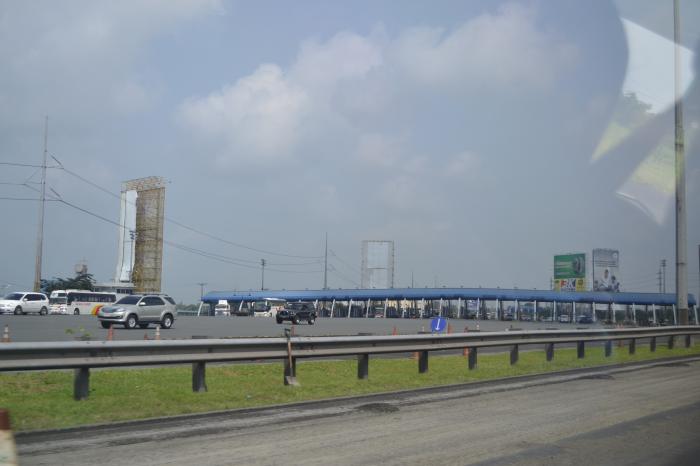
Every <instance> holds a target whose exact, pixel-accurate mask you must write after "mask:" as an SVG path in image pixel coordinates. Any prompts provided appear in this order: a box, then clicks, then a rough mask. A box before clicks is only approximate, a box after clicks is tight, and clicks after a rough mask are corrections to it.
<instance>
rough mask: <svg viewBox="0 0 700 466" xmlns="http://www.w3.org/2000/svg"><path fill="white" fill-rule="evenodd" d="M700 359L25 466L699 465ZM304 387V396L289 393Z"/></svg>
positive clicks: (366, 403)
mask: <svg viewBox="0 0 700 466" xmlns="http://www.w3.org/2000/svg"><path fill="white" fill-rule="evenodd" d="M698 386H700V362H698V361H695V362H683V363H673V364H665V365H656V366H655V367H654V368H647V369H642V370H630V369H629V368H626V369H622V370H605V371H601V370H598V371H596V372H592V373H590V374H589V375H579V376H577V377H576V378H573V379H572V378H571V377H568V378H566V377H561V376H547V377H545V378H536V379H531V380H530V381H529V382H527V381H526V382H517V383H513V382H508V381H500V382H494V383H489V384H486V385H483V386H481V387H480V388H479V387H477V388H474V387H472V388H468V387H467V388H464V387H462V388H459V389H451V390H449V391H444V390H440V391H436V392H434V393H425V392H422V393H418V394H415V393H411V394H405V395H389V396H385V397H383V398H378V397H374V398H370V399H359V400H350V401H344V402H336V403H317V404H316V405H314V404H313V403H312V404H309V405H304V406H297V407H291V408H287V409H284V408H273V409H268V410H260V411H254V412H253V413H250V412H237V413H233V414H225V415H218V416H211V417H200V418H186V419H180V420H172V421H166V422H153V423H146V424H141V425H139V424H135V425H125V426H123V427H115V428H108V429H103V430H101V429H91V430H88V431H77V432H72V433H71V432H68V433H66V434H62V435H61V434H59V435H52V434H42V435H38V436H34V437H31V436H29V437H26V438H21V437H20V439H19V451H20V459H21V463H22V464H23V465H49V464H50V465H57V464H101V465H102V466H116V465H133V464H140V465H162V464H168V465H192V464H198V465H237V464H241V465H268V464H300V465H301V464H303V465H327V464H338V465H365V464H380V463H381V464H383V465H407V464H409V465H433V466H434V465H452V464H462V465H464V464H482V465H506V464H507V465H511V464H522V465H535V464H537V465H539V464H596V465H624V464H630V465H631V464H635V465H638V464H641V465H645V464H649V465H652V464H653V465H657V464H669V465H671V464H673V465H683V464H697V458H698V456H697V455H698V454H700V390H698ZM287 389H293V388H287Z"/></svg>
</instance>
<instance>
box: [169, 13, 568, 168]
mask: <svg viewBox="0 0 700 466" xmlns="http://www.w3.org/2000/svg"><path fill="white" fill-rule="evenodd" d="M574 56H575V53H574V48H573V47H572V46H570V45H568V44H566V43H562V42H561V41H559V40H558V39H557V38H556V37H552V36H551V35H549V34H547V33H546V32H544V31H543V30H541V29H540V28H538V24H537V14H536V11H535V9H534V8H524V7H521V6H518V5H513V4H506V5H505V6H503V7H501V8H500V9H499V10H498V11H497V12H496V13H494V14H490V13H484V14H482V15H480V16H478V17H476V18H474V19H471V20H469V21H467V22H465V23H464V24H462V25H461V26H459V27H457V28H455V29H454V30H452V31H445V30H442V29H430V28H415V29H410V30H407V31H404V32H403V33H400V34H399V35H398V36H397V37H395V38H394V39H392V38H390V37H387V35H386V33H385V32H384V31H383V29H382V28H381V27H377V28H375V30H374V31H373V32H371V33H370V34H368V35H367V36H362V35H359V34H355V33H352V32H340V33H338V34H336V35H334V36H332V37H331V38H330V39H328V40H327V41H325V42H323V41H319V40H307V41H305V42H303V43H302V44H301V45H300V50H299V53H298V55H297V57H296V59H295V61H294V62H293V63H291V64H290V65H289V66H288V67H287V68H283V67H282V66H280V65H275V64H269V65H262V66H260V67H259V68H258V69H257V70H255V71H254V72H253V73H252V74H250V75H248V76H246V77H243V78H241V79H238V80H237V81H236V82H235V83H234V84H232V85H230V86H228V87H226V88H224V89H223V90H220V91H215V92H212V93H211V94H209V95H208V96H204V97H201V98H191V99H189V100H187V101H186V102H185V103H184V104H183V105H182V106H181V108H180V110H179V114H178V119H179V121H180V122H181V123H182V125H183V127H184V129H185V130H186V131H187V132H190V133H193V134H194V135H195V137H196V138H197V140H198V141H199V143H201V142H203V141H205V142H206V143H208V144H210V146H211V147H212V148H213V149H212V152H213V153H215V154H217V159H218V160H219V161H225V160H229V161H235V163H236V164H239V163H240V162H241V161H248V162H252V161H255V162H256V164H259V163H261V162H267V163H277V162H279V161H280V160H285V159H287V160H292V159H294V160H299V161H300V160H303V159H304V158H314V157H315V158H318V157H321V156H323V157H336V158H347V156H348V155H350V156H351V157H350V160H354V161H355V162H356V163H359V164H361V165H365V166H366V165H367V164H370V165H371V166H374V167H375V168H383V169H389V168H392V167H394V166H395V165H396V164H397V163H398V162H399V161H403V162H406V163H408V161H410V160H414V159H416V158H417V157H418V155H417V154H415V153H413V149H412V144H411V137H406V138H405V137H404V133H407V132H410V130H409V129H408V128H402V127H401V126H400V124H399V123H396V122H398V121H400V119H397V118H396V116H400V117H406V118H408V119H411V116H410V115H408V116H407V115H394V114H393V113H392V112H395V111H396V105H394V104H397V103H399V104H400V101H399V95H400V92H399V91H398V90H399V89H401V88H406V89H411V90H415V88H416V86H420V88H421V93H422V94H427V95H430V94H431V93H443V92H446V91H447V92H451V91H450V89H452V90H453V91H455V90H456V92H457V93H458V94H460V93H463V90H464V89H470V90H472V91H474V92H482V91H483V88H490V89H491V91H490V92H497V93H501V92H504V91H505V90H507V89H508V88H510V87H514V85H515V84H517V89H514V90H513V92H522V91H523V87H524V86H529V87H534V88H541V87H544V86H547V85H549V84H550V83H551V82H552V81H553V80H555V79H556V78H557V77H558V76H559V73H560V72H561V71H562V70H563V69H568V66H569V65H570V64H571V63H572V60H573V57H574ZM446 87H447V89H445V88H446ZM411 95H413V91H411ZM413 111H415V109H414V110H413ZM329 135H332V137H331V136H329ZM320 154H323V155H320ZM353 154H354V157H353V156H352V155H353ZM451 163H452V166H451V167H450V168H449V169H450V170H452V171H454V170H459V169H463V168H460V167H462V166H464V165H465V164H468V163H469V161H468V160H466V159H464V158H463V159H462V160H456V161H452V162H451ZM232 166H233V164H232ZM236 166H239V165H236ZM471 168H474V166H473V165H472V167H471Z"/></svg>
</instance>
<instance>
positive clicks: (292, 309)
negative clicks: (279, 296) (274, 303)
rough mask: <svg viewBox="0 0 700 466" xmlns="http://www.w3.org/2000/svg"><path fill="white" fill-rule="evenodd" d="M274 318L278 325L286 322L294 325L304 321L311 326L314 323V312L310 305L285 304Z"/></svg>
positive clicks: (312, 306)
mask: <svg viewBox="0 0 700 466" xmlns="http://www.w3.org/2000/svg"><path fill="white" fill-rule="evenodd" d="M275 318H276V320H277V323H278V324H281V323H282V322H284V321H285V320H287V321H290V322H292V323H294V324H298V323H300V322H301V321H306V322H308V323H309V325H313V324H314V323H315V322H316V310H315V309H314V305H313V304H311V303H287V305H286V306H284V309H282V310H280V311H278V312H277V315H276V316H275Z"/></svg>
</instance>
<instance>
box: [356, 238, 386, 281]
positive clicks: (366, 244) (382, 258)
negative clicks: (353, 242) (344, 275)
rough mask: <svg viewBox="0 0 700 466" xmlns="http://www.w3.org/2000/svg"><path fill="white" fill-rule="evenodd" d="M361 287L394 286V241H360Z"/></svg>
mask: <svg viewBox="0 0 700 466" xmlns="http://www.w3.org/2000/svg"><path fill="white" fill-rule="evenodd" d="M360 285H361V286H362V288H393V287H394V242H393V241H374V240H364V241H362V277H361V279H360Z"/></svg>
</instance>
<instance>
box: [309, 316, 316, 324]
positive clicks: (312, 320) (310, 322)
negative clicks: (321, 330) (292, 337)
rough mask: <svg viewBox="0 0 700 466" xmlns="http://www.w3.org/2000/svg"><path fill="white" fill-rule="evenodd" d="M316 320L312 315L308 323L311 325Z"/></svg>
mask: <svg viewBox="0 0 700 466" xmlns="http://www.w3.org/2000/svg"><path fill="white" fill-rule="evenodd" d="M315 322H316V318H315V317H312V318H310V319H309V325H313V324H314V323H315Z"/></svg>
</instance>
